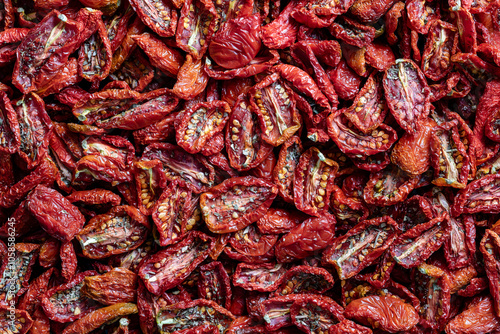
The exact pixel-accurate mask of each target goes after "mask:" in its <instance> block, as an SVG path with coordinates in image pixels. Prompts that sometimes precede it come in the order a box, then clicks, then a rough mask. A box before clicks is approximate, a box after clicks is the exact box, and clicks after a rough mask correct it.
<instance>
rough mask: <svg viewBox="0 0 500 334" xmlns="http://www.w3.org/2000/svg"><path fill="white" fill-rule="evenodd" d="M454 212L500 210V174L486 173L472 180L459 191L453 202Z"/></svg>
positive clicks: (489, 211) (455, 213)
mask: <svg viewBox="0 0 500 334" xmlns="http://www.w3.org/2000/svg"><path fill="white" fill-rule="evenodd" d="M451 212H452V214H453V215H454V216H455V217H457V216H459V215H460V214H461V213H477V212H488V213H498V212H500V174H492V175H486V176H483V177H482V178H480V179H479V180H475V181H472V182H471V183H469V184H468V185H467V187H465V189H462V190H460V191H459V192H458V194H457V196H456V197H455V202H454V204H453V207H452V210H451Z"/></svg>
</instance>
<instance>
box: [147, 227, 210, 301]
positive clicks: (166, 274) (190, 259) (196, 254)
mask: <svg viewBox="0 0 500 334" xmlns="http://www.w3.org/2000/svg"><path fill="white" fill-rule="evenodd" d="M213 246H214V239H213V238H212V237H209V236H207V235H205V234H203V233H201V232H198V231H194V232H191V233H189V234H188V235H187V236H186V238H185V239H184V240H182V241H181V242H179V243H177V244H175V245H172V246H169V247H168V248H165V249H163V250H161V251H159V252H158V253H155V254H153V255H151V256H149V257H148V258H146V259H145V260H144V261H143V262H142V264H141V265H140V267H139V270H138V274H139V277H140V278H141V279H142V281H143V282H144V285H145V286H146V288H147V289H148V290H149V291H150V292H151V293H152V294H155V295H159V294H161V293H163V292H164V291H166V290H168V289H171V288H173V287H175V286H177V285H178V284H180V283H181V282H183V281H184V280H185V279H186V278H187V277H188V276H189V275H190V274H191V273H192V272H193V271H194V270H195V269H196V267H197V266H198V265H199V264H200V263H201V262H203V260H205V259H206V258H207V257H208V254H209V252H210V250H211V249H212V248H213Z"/></svg>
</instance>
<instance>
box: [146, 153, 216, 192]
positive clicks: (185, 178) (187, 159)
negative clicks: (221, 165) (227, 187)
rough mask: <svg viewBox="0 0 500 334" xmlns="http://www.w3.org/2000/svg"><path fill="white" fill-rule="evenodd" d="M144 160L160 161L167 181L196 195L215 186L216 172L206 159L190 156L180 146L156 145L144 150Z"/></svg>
mask: <svg viewBox="0 0 500 334" xmlns="http://www.w3.org/2000/svg"><path fill="white" fill-rule="evenodd" d="M142 158H143V159H151V160H152V159H158V160H160V161H161V162H163V170H164V172H165V176H166V178H167V180H170V181H174V180H177V181H178V182H179V184H180V185H181V186H184V187H186V188H188V189H190V190H192V191H193V192H195V193H201V192H203V191H206V190H207V189H208V188H210V187H211V186H212V185H213V182H214V177H215V170H214V167H213V166H212V165H211V164H209V163H208V161H207V160H206V158H205V157H203V156H200V155H191V154H188V153H187V152H186V151H184V150H183V149H182V148H180V147H178V146H175V145H172V144H168V143H154V144H151V145H149V146H148V147H146V148H145V149H144V153H143V155H142Z"/></svg>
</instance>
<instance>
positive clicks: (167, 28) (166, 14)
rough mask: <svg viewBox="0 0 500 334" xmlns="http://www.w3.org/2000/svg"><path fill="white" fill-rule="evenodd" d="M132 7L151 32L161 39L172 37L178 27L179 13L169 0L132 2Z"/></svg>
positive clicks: (134, 0)
mask: <svg viewBox="0 0 500 334" xmlns="http://www.w3.org/2000/svg"><path fill="white" fill-rule="evenodd" d="M130 6H132V8H133V9H134V11H135V12H136V13H137V15H138V17H139V18H140V19H141V20H142V22H144V24H145V25H147V26H148V27H149V28H151V30H153V31H154V32H155V33H157V34H158V35H160V36H161V37H170V36H173V35H174V33H175V28H176V27H177V17H178V14H177V11H176V10H175V9H174V8H172V4H171V2H170V1H167V0H156V1H154V0H132V1H130Z"/></svg>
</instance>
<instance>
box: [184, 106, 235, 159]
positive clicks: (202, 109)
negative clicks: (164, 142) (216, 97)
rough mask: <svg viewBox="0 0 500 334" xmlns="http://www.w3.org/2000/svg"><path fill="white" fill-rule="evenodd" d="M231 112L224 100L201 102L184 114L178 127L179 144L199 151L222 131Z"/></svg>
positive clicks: (185, 148)
mask: <svg viewBox="0 0 500 334" xmlns="http://www.w3.org/2000/svg"><path fill="white" fill-rule="evenodd" d="M230 114H231V108H230V107H229V105H228V104H227V103H226V102H224V101H212V102H201V103H197V104H195V105H193V106H191V107H190V108H189V109H187V110H185V111H184V112H183V114H182V119H180V120H179V125H178V126H177V128H176V139H177V144H178V145H179V146H180V147H182V148H183V149H184V150H186V151H187V152H189V153H192V154H194V153H198V152H200V151H201V150H202V149H203V147H204V146H206V145H208V143H209V140H210V139H211V138H213V137H214V136H215V135H216V134H219V133H222V131H223V129H224V127H225V125H226V122H227V121H228V119H229V115H230Z"/></svg>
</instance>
